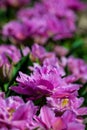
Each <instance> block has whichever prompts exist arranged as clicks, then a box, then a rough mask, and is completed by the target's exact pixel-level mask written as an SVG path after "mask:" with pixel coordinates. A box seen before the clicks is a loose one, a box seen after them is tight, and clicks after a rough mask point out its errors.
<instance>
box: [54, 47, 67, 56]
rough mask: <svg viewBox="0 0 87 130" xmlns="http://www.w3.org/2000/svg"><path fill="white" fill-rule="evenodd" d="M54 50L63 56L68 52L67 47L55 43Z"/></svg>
mask: <svg viewBox="0 0 87 130" xmlns="http://www.w3.org/2000/svg"><path fill="white" fill-rule="evenodd" d="M54 52H55V53H56V55H58V56H65V55H67V53H68V49H66V48H64V47H62V46H59V45H56V46H54Z"/></svg>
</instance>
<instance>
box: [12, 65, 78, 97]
mask: <svg viewBox="0 0 87 130" xmlns="http://www.w3.org/2000/svg"><path fill="white" fill-rule="evenodd" d="M32 71H33V73H32V74H31V75H30V76H28V75H26V74H23V73H22V72H20V73H19V75H20V77H18V78H17V79H16V80H17V81H18V82H19V84H18V86H16V87H11V89H12V90H14V91H15V92H17V93H20V94H24V95H26V96H28V97H30V98H39V97H42V96H44V95H45V96H50V95H54V97H55V96H56V97H57V96H65V95H69V94H71V93H73V92H75V91H77V90H78V89H79V87H80V85H78V84H71V83H66V82H65V80H64V79H63V78H62V77H61V72H60V71H61V70H60V68H58V67H57V66H52V65H48V66H47V65H45V64H44V65H43V66H42V67H41V66H39V65H37V64H35V66H34V68H32Z"/></svg>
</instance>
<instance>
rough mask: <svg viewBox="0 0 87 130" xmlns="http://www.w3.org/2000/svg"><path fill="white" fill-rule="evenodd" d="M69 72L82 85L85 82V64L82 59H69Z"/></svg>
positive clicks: (86, 79)
mask: <svg viewBox="0 0 87 130" xmlns="http://www.w3.org/2000/svg"><path fill="white" fill-rule="evenodd" d="M67 65H68V68H69V70H70V71H71V72H72V74H73V75H75V76H76V77H77V79H81V81H82V82H83V83H84V82H86V81H87V64H86V63H85V62H84V60H82V59H79V58H78V59H77V58H74V57H69V58H68V61H67Z"/></svg>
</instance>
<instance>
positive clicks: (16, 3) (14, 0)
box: [7, 0, 30, 7]
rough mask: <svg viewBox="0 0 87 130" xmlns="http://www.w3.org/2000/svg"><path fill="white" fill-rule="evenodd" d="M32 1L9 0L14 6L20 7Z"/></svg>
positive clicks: (8, 2)
mask: <svg viewBox="0 0 87 130" xmlns="http://www.w3.org/2000/svg"><path fill="white" fill-rule="evenodd" d="M29 3H30V0H7V4H9V5H10V6H13V7H20V6H24V5H27V4H29Z"/></svg>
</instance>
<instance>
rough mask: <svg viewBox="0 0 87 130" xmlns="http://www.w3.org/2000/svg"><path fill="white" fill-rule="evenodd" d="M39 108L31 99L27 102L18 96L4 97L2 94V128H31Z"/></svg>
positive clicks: (0, 110) (9, 129)
mask: <svg viewBox="0 0 87 130" xmlns="http://www.w3.org/2000/svg"><path fill="white" fill-rule="evenodd" d="M36 111H37V108H36V107H35V106H34V105H33V103H32V102H31V101H28V102H27V103H26V104H25V103H24V102H23V100H22V99H21V98H20V97H18V96H12V97H9V98H7V99H4V98H3V97H1V96H0V129H1V130H2V129H3V130H16V129H17V130H25V129H30V127H29V126H30V123H31V122H32V119H33V116H34V115H35V114H36Z"/></svg>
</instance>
